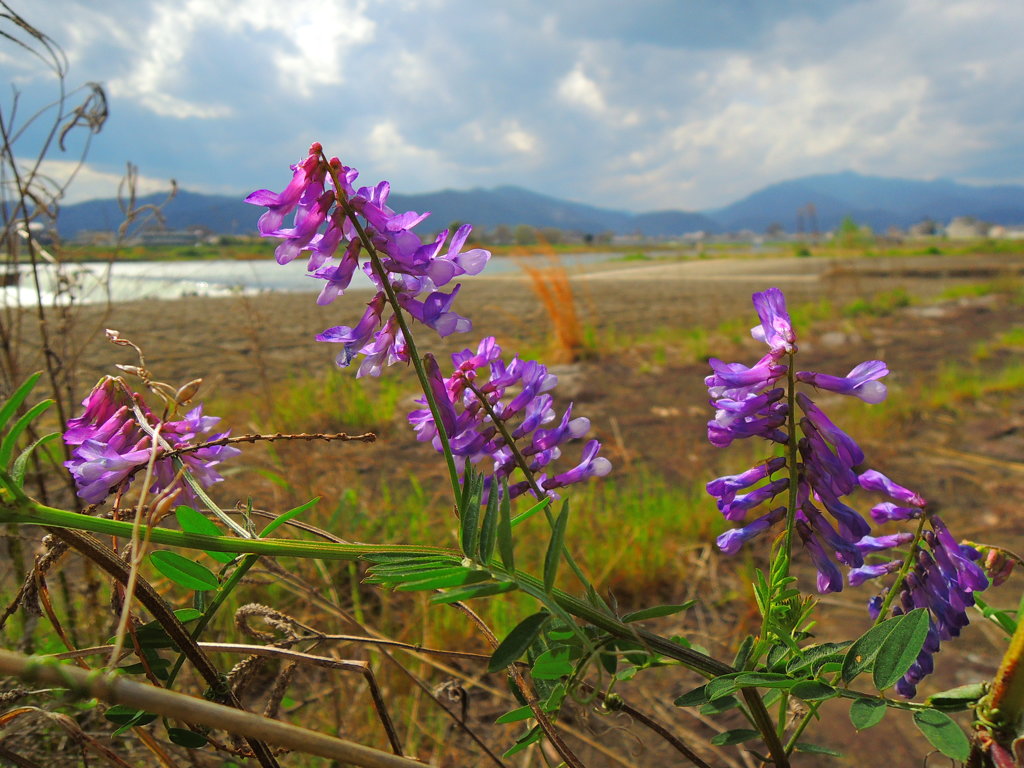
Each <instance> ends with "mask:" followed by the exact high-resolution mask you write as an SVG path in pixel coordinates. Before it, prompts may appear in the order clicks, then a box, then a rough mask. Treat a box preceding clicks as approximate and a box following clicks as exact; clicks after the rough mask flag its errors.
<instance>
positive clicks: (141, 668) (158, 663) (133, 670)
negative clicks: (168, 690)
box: [119, 658, 171, 679]
mask: <svg viewBox="0 0 1024 768" xmlns="http://www.w3.org/2000/svg"><path fill="white" fill-rule="evenodd" d="M148 662H149V668H150V670H152V672H153V674H154V675H156V676H157V677H159V678H161V679H163V678H165V677H166V676H167V670H169V669H170V668H171V662H170V660H169V659H161V658H155V659H149V660H148ZM119 669H120V670H121V671H122V672H124V673H125V674H126V675H141V674H143V673H144V672H145V671H146V667H145V665H144V664H143V663H142V662H141V661H140V662H138V663H136V664H129V665H127V666H124V667H119ZM161 673H162V674H161Z"/></svg>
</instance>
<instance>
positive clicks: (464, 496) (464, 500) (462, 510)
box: [459, 463, 476, 520]
mask: <svg viewBox="0 0 1024 768" xmlns="http://www.w3.org/2000/svg"><path fill="white" fill-rule="evenodd" d="M475 474H476V471H475V470H474V469H473V466H472V465H471V464H469V463H467V464H466V471H465V473H464V474H463V475H462V492H461V493H460V494H459V519H460V520H461V519H462V517H463V516H464V515H465V514H466V509H467V507H469V495H470V491H471V490H472V488H473V477H474V475H475Z"/></svg>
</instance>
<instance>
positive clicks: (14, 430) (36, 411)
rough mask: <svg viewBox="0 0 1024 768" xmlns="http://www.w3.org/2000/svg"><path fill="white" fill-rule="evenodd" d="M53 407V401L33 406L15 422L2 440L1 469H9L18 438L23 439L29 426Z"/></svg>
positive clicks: (0, 448)
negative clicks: (23, 434)
mask: <svg viewBox="0 0 1024 768" xmlns="http://www.w3.org/2000/svg"><path fill="white" fill-rule="evenodd" d="M51 405H53V400H43V402H41V403H38V404H36V405H34V406H32V407H31V408H30V409H29V410H27V411H26V412H25V413H24V414H22V417H21V418H20V419H18V420H17V421H16V422H14V426H13V427H11V429H10V431H8V433H7V434H6V435H4V439H3V440H0V467H4V468H6V467H7V465H8V464H9V463H10V461H11V456H13V455H14V446H15V445H16V444H17V442H18V438H19V437H21V433H22V432H24V431H25V430H26V429H28V425H29V424H31V423H32V422H33V421H35V420H36V419H37V418H39V416H40V415H41V414H42V413H44V412H45V411H46V409H47V408H49V407H50V406H51Z"/></svg>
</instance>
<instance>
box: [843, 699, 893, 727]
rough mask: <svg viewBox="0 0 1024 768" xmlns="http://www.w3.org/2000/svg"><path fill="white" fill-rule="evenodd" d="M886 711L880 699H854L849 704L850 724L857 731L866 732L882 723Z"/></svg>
mask: <svg viewBox="0 0 1024 768" xmlns="http://www.w3.org/2000/svg"><path fill="white" fill-rule="evenodd" d="M888 709H889V708H888V707H887V706H886V704H885V702H884V701H881V700H880V699H854V700H853V702H852V703H851V704H850V722H851V723H853V727H854V728H856V729H857V730H858V731H863V730H866V729H868V728H870V727H871V726H873V725H878V724H879V723H880V722H882V718H883V717H885V713H886V711H888Z"/></svg>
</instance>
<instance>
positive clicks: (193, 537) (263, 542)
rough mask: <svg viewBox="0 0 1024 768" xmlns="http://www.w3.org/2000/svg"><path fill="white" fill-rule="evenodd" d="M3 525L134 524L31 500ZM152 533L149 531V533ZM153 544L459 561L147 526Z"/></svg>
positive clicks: (4, 514)
mask: <svg viewBox="0 0 1024 768" xmlns="http://www.w3.org/2000/svg"><path fill="white" fill-rule="evenodd" d="M0 522H2V523H16V524H21V525H49V526H54V527H56V528H69V529H73V530H81V531H92V532H93V533H103V534H107V535H109V536H130V535H131V532H132V524H131V523H129V522H124V521H121V520H108V519H106V518H102V517H91V516H89V515H83V514H80V513H78V512H68V511H66V510H63V509H54V508H53V507H47V506H45V505H43V504H39V503H37V502H35V501H32V500H31V499H27V498H26V499H25V500H20V499H19V500H15V501H13V502H12V501H8V500H2V501H0ZM147 529H148V530H147ZM143 531H145V532H146V535H148V537H149V540H150V541H152V542H154V543H157V544H165V545H168V546H172V547H183V548H185V549H199V550H209V551H211V552H234V553H237V554H255V555H270V556H272V557H312V558H320V559H323V560H358V559H360V558H363V557H367V556H371V555H374V554H394V555H408V556H409V557H414V556H416V555H437V556H451V557H453V558H458V557H459V555H458V554H457V553H456V552H454V551H453V550H450V549H445V548H443V547H432V546H422V547H420V546H414V545H410V544H337V543H323V542H313V541H293V540H291V539H275V538H268V539H243V538H235V537H233V536H206V535H204V534H199V533H187V532H185V531H174V530H171V529H169V528H159V527H150V526H143Z"/></svg>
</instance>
